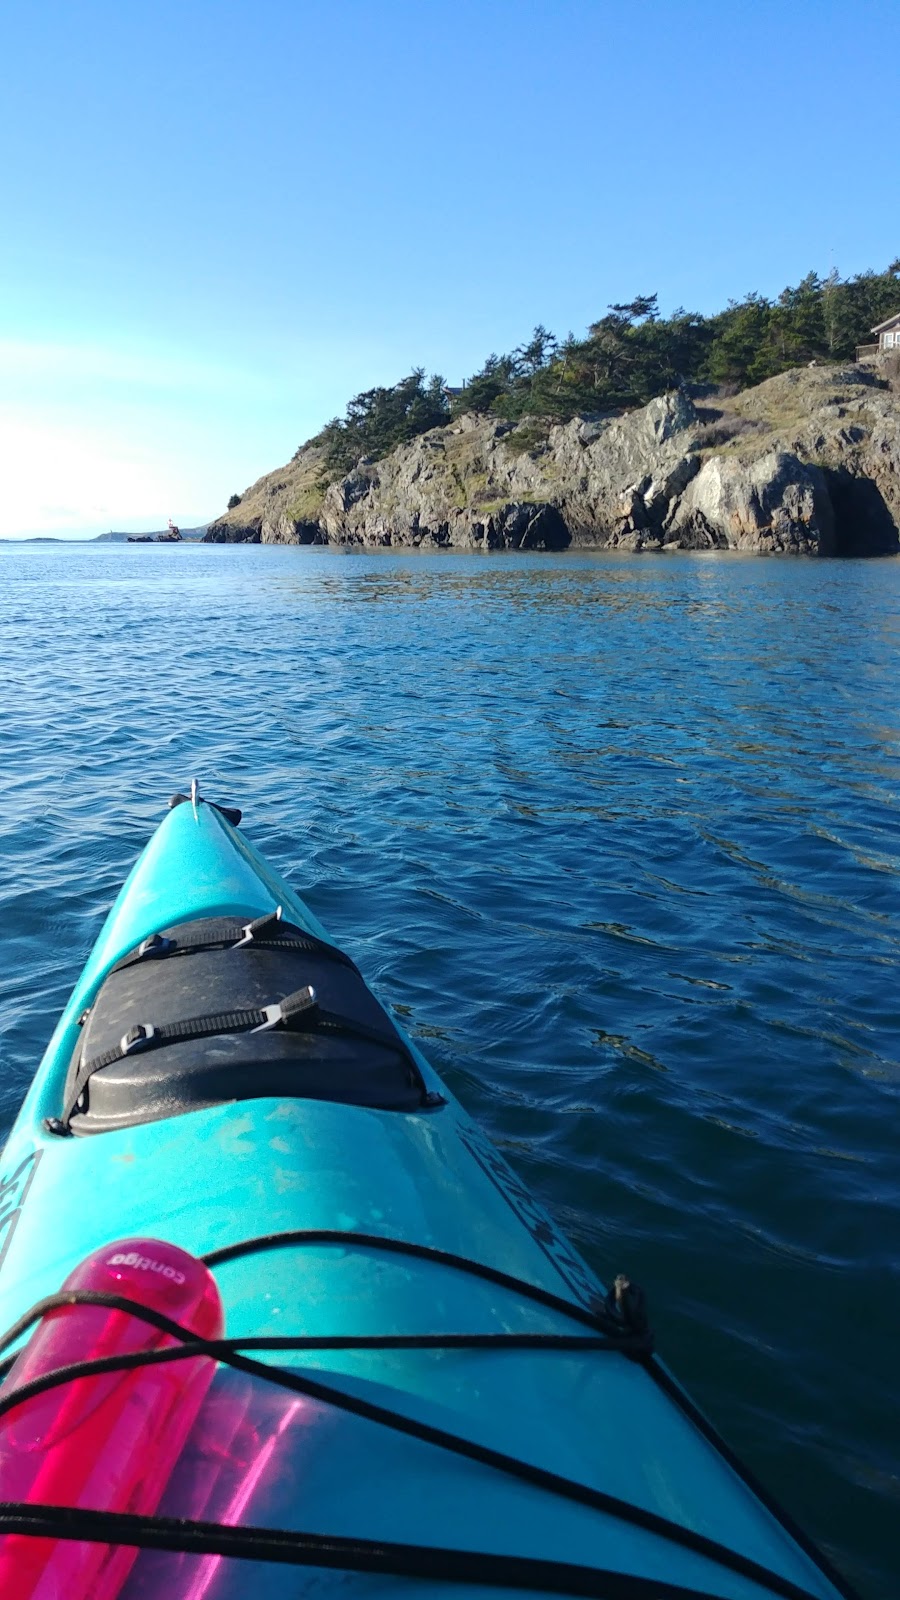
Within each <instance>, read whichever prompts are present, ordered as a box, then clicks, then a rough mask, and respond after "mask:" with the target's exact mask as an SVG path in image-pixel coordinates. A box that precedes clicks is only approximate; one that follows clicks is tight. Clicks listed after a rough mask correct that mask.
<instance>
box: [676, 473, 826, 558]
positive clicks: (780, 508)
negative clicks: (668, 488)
mask: <svg viewBox="0 0 900 1600" xmlns="http://www.w3.org/2000/svg"><path fill="white" fill-rule="evenodd" d="M665 532H666V538H667V540H668V541H671V540H673V539H677V540H678V541H679V543H680V544H681V545H682V547H683V548H684V549H688V550H710V549H712V550H753V551H757V552H765V553H767V554H768V553H775V552H791V553H793V554H807V555H808V554H819V555H831V554H833V552H834V547H835V534H834V512H833V510H832V505H831V500H830V498H829V494H828V489H827V486H826V483H825V477H824V474H823V473H822V471H821V469H820V468H819V467H816V466H811V465H804V464H803V462H801V461H798V460H797V457H796V456H792V455H788V454H787V453H786V452H785V451H780V450H773V451H770V452H769V453H768V454H766V455H764V456H760V457H759V458H758V459H757V460H756V461H752V462H749V463H746V462H742V461H740V460H739V459H738V458H737V457H735V456H713V457H712V458H711V459H710V460H709V461H706V462H704V464H703V466H702V467H701V469H700V471H699V472H698V473H697V475H696V477H694V478H693V479H692V481H691V482H690V483H689V484H688V486H687V488H686V489H685V492H684V494H683V495H682V496H681V498H680V500H679V502H678V505H677V507H676V510H675V512H674V514H673V516H672V517H671V519H670V520H669V522H668V523H667V526H666V529H665Z"/></svg>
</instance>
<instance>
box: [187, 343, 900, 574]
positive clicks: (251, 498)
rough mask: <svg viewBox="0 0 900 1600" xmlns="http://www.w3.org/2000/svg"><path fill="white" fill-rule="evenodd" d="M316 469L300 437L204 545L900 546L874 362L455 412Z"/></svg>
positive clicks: (899, 481) (899, 424) (899, 475)
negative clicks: (709, 385) (547, 420)
mask: <svg viewBox="0 0 900 1600" xmlns="http://www.w3.org/2000/svg"><path fill="white" fill-rule="evenodd" d="M898 387H900V385H898ZM323 471H324V463H323V460H322V452H321V450H320V449H319V447H317V446H316V445H315V444H311V445H307V446H305V447H304V448H303V449H302V450H300V451H298V453H297V455H296V456H295V457H294V460H293V461H292V462H291V463H290V464H289V465H288V466H287V467H284V468H282V469H281V470H280V471H279V472H273V473H269V474H268V475H267V476H266V477H264V478H261V479H260V480H259V482H258V483H257V484H254V485H253V486H252V488H250V489H248V490H247V491H246V493H245V494H244V496H243V497H242V499H241V503H240V505H239V506H236V507H235V508H234V510H233V511H230V512H227V513H226V514H225V515H224V516H223V517H221V518H220V519H219V520H218V521H217V522H215V523H213V524H211V526H210V528H209V531H208V532H207V535H206V537H207V539H208V540H209V541H210V542H245V541H246V542H253V543H263V544H326V543H327V544H332V545H345V546H356V547H363V548H370V549H374V548H379V547H384V546H399V547H407V548H424V549H461V550H485V549H487V550H563V549H567V548H570V547H571V548H577V547H580V548H594V549H596V548H618V549H623V550H660V549H671V548H681V549H689V550H697V549H715V550H744V551H752V552H756V553H765V554H776V553H791V554H815V553H818V554H821V555H832V554H875V553H883V552H887V551H890V550H897V549H898V528H900V403H898V395H897V393H896V392H895V390H894V387H893V386H892V383H891V381H890V380H889V379H888V378H886V377H884V376H879V374H878V373H877V372H876V371H872V370H870V369H866V368H862V367H851V368H847V369H837V368H815V369H807V368H802V369H797V370H795V371H793V372H788V373H784V374H783V375H782V376H781V377H779V378H772V379H770V380H769V381H768V382H767V383H764V384H760V385H759V386H758V387H757V388H756V389H748V390H745V391H744V393H743V394H740V395H738V396H735V397H731V398H722V397H720V396H718V395H713V394H711V393H710V394H704V395H701V394H700V393H699V391H695V392H694V394H693V395H691V394H689V393H687V392H686V391H684V390H677V391H675V392H674V393H671V394H667V395H663V396H661V397H660V398H658V399H656V400H652V401H651V402H650V404H649V405H646V406H644V407H642V408H641V409H640V410H636V411H633V412H631V413H630V414H629V415H627V416H610V415H606V416H594V417H577V418H575V419H573V420H572V421H571V422H568V423H566V424H564V425H562V426H551V425H549V424H547V425H546V426H541V425H540V424H539V423H538V424H535V423H534V421H533V420H529V422H528V423H526V424H522V425H520V427H518V428H515V427H513V425H512V424H511V423H508V422H505V421H502V420H500V419H499V418H496V417H491V416H462V417H458V418H456V419H455V420H454V421H453V422H452V423H451V424H449V425H448V426H447V427H444V428H435V429H433V430H432V432H430V433H426V434H422V435H420V436H419V437H418V438H416V439H414V440H412V442H411V443H409V444H406V445H401V446H398V448H397V449H395V450H394V451H392V452H391V454H390V455H389V456H386V457H385V458H383V459H382V460H378V461H374V460H370V459H368V458H363V459H362V460H361V461H359V462H358V463H357V466H356V467H355V468H354V469H353V471H352V472H349V473H348V474H347V475H346V476H345V477H343V478H341V479H339V480H338V481H336V482H332V483H330V484H327V486H326V484H325V483H324V482H323Z"/></svg>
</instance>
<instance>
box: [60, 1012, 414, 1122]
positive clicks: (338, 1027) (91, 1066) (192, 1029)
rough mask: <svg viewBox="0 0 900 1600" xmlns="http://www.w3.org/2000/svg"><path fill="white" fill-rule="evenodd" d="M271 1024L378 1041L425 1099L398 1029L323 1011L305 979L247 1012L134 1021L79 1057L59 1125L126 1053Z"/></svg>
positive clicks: (273, 1026)
mask: <svg viewBox="0 0 900 1600" xmlns="http://www.w3.org/2000/svg"><path fill="white" fill-rule="evenodd" d="M275 1028H278V1029H282V1028H284V1029H286V1030H287V1031H288V1032H290V1033H323V1034H337V1035H341V1034H349V1035H350V1036H351V1037H353V1038H356V1039H364V1040H365V1041H366V1043H368V1044H375V1045H379V1046H380V1047H381V1048H382V1049H385V1050H390V1051H392V1052H393V1053H394V1054H395V1055H398V1056H401V1057H402V1059H403V1060H404V1061H405V1062H406V1064H407V1066H408V1067H409V1069H410V1071H411V1072H412V1074H413V1076H414V1078H415V1080H416V1081H417V1082H418V1083H419V1084H420V1086H421V1088H422V1094H423V1100H424V1098H425V1096H426V1091H425V1085H424V1082H423V1080H422V1075H421V1073H420V1072H419V1069H418V1067H417V1065H416V1063H415V1061H414V1059H413V1057H412V1055H411V1054H410V1052H409V1050H408V1049H407V1048H406V1046H405V1045H404V1043H403V1040H402V1039H401V1038H400V1035H399V1034H394V1033H386V1032H384V1031H383V1030H382V1029H380V1028H370V1027H369V1026H368V1025H367V1024H366V1023H362V1022H357V1021H356V1020H355V1019H354V1018H353V1017H345V1016H342V1015H341V1014H340V1013H339V1012H337V1011H325V1010H324V1009H323V1008H322V1007H321V1006H320V1005H319V1003H318V1001H317V1000H316V995H315V990H314V989H313V988H312V987H311V985H309V984H307V985H306V986H305V987H304V988H303V989H297V990H295V992H294V993H293V994H289V995H285V997H284V999H283V1000H277V1001H273V1002H272V1004H271V1005H268V1006H255V1007H251V1008H249V1009H247V1010H245V1011H219V1012H215V1013H211V1014H209V1015H207V1016H203V1017H184V1018H182V1019H181V1020H180V1021H178V1022H159V1023H155V1022H136V1023H135V1024H134V1025H133V1026H132V1027H131V1028H129V1029H128V1032H127V1033H124V1034H123V1035H122V1038H121V1040H120V1041H119V1043H118V1044H117V1045H112V1046H111V1047H110V1049H109V1050H103V1051H101V1052H100V1054H99V1055H96V1056H91V1057H90V1059H89V1060H88V1061H79V1063H78V1067H77V1069H76V1072H75V1076H74V1080H73V1083H72V1087H71V1089H70V1090H69V1097H68V1100H67V1101H66V1104H65V1106H64V1108H63V1113H62V1117H61V1119H60V1122H61V1125H62V1127H63V1128H64V1129H68V1125H69V1122H70V1121H71V1118H72V1116H73V1114H74V1112H75V1110H76V1108H77V1106H78V1102H79V1100H80V1099H81V1096H82V1094H83V1093H84V1090H85V1088H86V1086H87V1084H88V1082H89V1081H90V1079H91V1078H92V1077H93V1075H94V1073H95V1072H100V1071H102V1069H103V1068H104V1067H111V1066H113V1064H114V1063H115V1062H117V1061H124V1060H125V1059H126V1057H127V1056H130V1055H136V1054H138V1053H139V1052H140V1053H143V1052H144V1051H145V1050H159V1049H161V1048H162V1047H164V1046H165V1045H172V1044H187V1043H189V1042H190V1041H191V1040H192V1039H214V1038H220V1037H221V1036H222V1035H223V1034H227V1033H253V1032H254V1031H255V1030H259V1031H262V1030H263V1029H266V1030H269V1029H275ZM429 1103H431V1102H430V1101H429ZM435 1103H436V1102H435ZM441 1103H443V1099H442V1100H441Z"/></svg>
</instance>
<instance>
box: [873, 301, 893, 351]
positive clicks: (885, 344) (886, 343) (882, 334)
mask: <svg viewBox="0 0 900 1600" xmlns="http://www.w3.org/2000/svg"><path fill="white" fill-rule="evenodd" d="M872 332H873V333H875V334H877V335H878V354H879V355H880V356H883V355H884V354H885V352H886V351H888V350H900V311H895V312H894V315H893V316H892V317H888V319H887V321H886V322H879V324H878V327H877V328H873V329H872Z"/></svg>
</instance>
